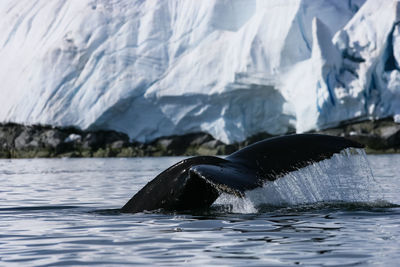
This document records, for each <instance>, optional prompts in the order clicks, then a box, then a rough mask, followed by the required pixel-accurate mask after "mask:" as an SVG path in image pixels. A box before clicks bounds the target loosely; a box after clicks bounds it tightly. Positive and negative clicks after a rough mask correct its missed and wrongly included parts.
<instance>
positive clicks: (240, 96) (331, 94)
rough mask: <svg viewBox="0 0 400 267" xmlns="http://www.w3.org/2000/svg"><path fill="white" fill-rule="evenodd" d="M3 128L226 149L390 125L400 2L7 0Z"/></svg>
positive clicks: (398, 85) (0, 72)
mask: <svg viewBox="0 0 400 267" xmlns="http://www.w3.org/2000/svg"><path fill="white" fill-rule="evenodd" d="M0 14H1V20H2V23H1V24H0V47H1V49H0V80H1V82H2V85H1V87H0V88H1V95H2V97H1V98H0V121H1V122H16V123H23V124H49V125H54V126H75V127H78V128H81V129H84V130H98V129H107V130H116V131H121V132H124V133H127V134H128V135H129V137H130V138H131V139H132V140H136V141H140V142H149V141H152V140H154V139H156V138H158V137H161V136H171V135H181V134H185V133H192V132H206V133H209V134H211V135H212V136H214V137H215V138H216V139H219V140H221V141H223V142H225V143H233V142H236V141H242V140H245V139H246V138H248V137H249V136H252V135H255V134H257V133H260V132H266V133H269V134H272V135H277V134H284V133H287V132H293V131H296V132H306V131H310V130H317V129H324V128H328V127H333V126H336V125H338V124H340V123H341V122H344V121H351V120H363V119H378V118H386V117H392V118H393V119H394V120H395V121H396V122H399V123H400V3H399V1H397V0H381V1H376V0H366V1H364V0H343V1H329V0H317V1H315V0H287V1H281V0H270V1H262V0H230V1H228V0H206V1H195V0H181V1H180V0H174V1H172V0H168V1H155V0H148V1H143V0H136V1H132V0H79V1H78V0H71V1H64V0H53V1H47V0H34V1H33V0H19V1H14V0H2V1H1V2H0Z"/></svg>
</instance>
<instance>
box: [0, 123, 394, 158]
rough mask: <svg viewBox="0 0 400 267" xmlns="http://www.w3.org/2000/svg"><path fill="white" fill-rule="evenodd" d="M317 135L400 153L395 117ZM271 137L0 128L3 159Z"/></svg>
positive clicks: (202, 151) (198, 147) (127, 153)
mask: <svg viewBox="0 0 400 267" xmlns="http://www.w3.org/2000/svg"><path fill="white" fill-rule="evenodd" d="M316 133H322V134H329V135H336V136H343V137H346V138H349V139H352V140H355V141H358V142H360V143H362V144H364V145H366V152H367V153H370V154H381V153H400V124H396V123H394V122H393V120H391V119H383V120H375V121H363V122H351V123H350V122H349V123H346V124H343V125H341V126H338V127H334V128H331V129H325V130H321V131H316ZM269 137H273V136H272V135H269V134H267V133H260V134H257V135H255V136H252V137H250V138H248V139H247V140H245V141H243V142H240V143H235V144H229V145H227V144H224V143H222V142H221V141H218V140H216V139H214V138H213V137H212V136H211V135H209V134H206V133H190V134H185V135H182V136H169V137H161V138H158V139H156V140H154V141H153V142H151V143H138V142H131V141H130V140H129V137H128V135H126V134H125V133H121V132H116V131H108V130H100V131H82V130H79V129H77V128H73V127H67V128H61V127H52V126H47V125H21V124H16V123H6V124H0V158H61V157H145V156H149V157H151V156H193V155H226V154H230V153H232V152H234V151H236V150H238V149H240V148H242V147H244V146H246V145H249V144H251V143H254V142H257V141H260V140H263V139H265V138H269Z"/></svg>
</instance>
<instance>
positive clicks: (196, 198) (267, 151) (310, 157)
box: [121, 134, 363, 213]
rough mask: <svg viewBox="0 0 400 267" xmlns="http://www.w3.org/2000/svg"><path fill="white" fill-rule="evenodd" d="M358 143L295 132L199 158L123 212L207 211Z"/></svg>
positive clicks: (159, 179)
mask: <svg viewBox="0 0 400 267" xmlns="http://www.w3.org/2000/svg"><path fill="white" fill-rule="evenodd" d="M350 147H353V148H363V145H361V144H359V143H357V142H354V141H351V140H348V139H345V138H342V137H336V136H329V135H320V134H294V135H286V136H281V137H275V138H270V139H266V140H263V141H260V142H257V143H254V144H252V145H250V146H247V147H245V148H243V149H241V150H238V151H236V152H235V153H233V154H231V155H229V156H227V157H226V158H219V157H213V156H198V157H193V158H189V159H185V160H182V161H180V162H178V163H176V164H175V165H173V166H171V167H169V168H168V169H166V170H165V171H163V172H162V173H160V174H159V175H157V176H156V177H155V178H154V179H153V180H152V181H150V182H149V183H148V184H147V185H145V186H144V187H143V188H142V189H141V190H140V191H139V192H137V193H136V194H135V195H134V196H133V197H132V198H131V199H130V200H129V201H128V202H127V203H126V204H125V205H124V206H123V207H122V208H121V211H122V212H131V213H135V212H141V211H145V210H148V211H150V210H157V209H163V210H170V211H175V210H191V209H198V208H207V207H209V206H210V205H211V204H212V203H213V202H214V201H215V200H216V199H217V198H218V196H219V195H220V194H221V193H222V192H225V193H229V194H235V195H238V196H243V195H244V193H245V191H247V190H252V189H255V188H257V187H261V186H263V184H264V183H265V181H273V180H275V179H277V178H279V177H281V176H284V175H285V174H287V173H289V172H292V171H295V170H298V169H300V168H303V167H306V166H307V165H310V164H312V163H314V162H318V161H321V160H324V159H328V158H330V157H332V155H333V154H335V153H339V152H340V151H342V150H343V149H346V148H350Z"/></svg>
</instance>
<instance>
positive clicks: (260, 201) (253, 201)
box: [215, 148, 383, 213]
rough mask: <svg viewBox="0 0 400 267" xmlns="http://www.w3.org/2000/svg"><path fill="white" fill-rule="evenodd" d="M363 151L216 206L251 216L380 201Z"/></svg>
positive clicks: (342, 155)
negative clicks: (267, 209)
mask: <svg viewBox="0 0 400 267" xmlns="http://www.w3.org/2000/svg"><path fill="white" fill-rule="evenodd" d="M382 196H383V194H382V190H381V187H380V186H379V184H378V183H377V182H376V181H375V179H374V176H373V174H372V171H371V168H370V166H369V163H368V160H367V158H366V154H365V151H364V150H363V149H353V148H351V149H346V150H343V151H342V152H341V153H339V154H334V155H333V156H332V157H331V158H330V159H327V160H323V161H320V162H317V163H313V164H311V165H309V166H307V167H305V168H301V169H299V170H297V171H294V172H291V173H289V174H287V175H285V176H284V177H281V178H279V179H277V180H275V181H273V182H270V181H267V182H266V183H265V184H264V186H263V187H260V188H257V189H254V190H251V191H247V192H246V193H245V197H244V198H238V197H236V196H233V195H229V194H222V195H221V196H220V197H219V198H218V199H217V200H216V202H215V204H216V205H224V206H229V210H230V211H231V212H235V213H236V212H237V213H254V212H257V211H258V207H260V206H262V205H268V206H279V207H282V206H296V205H305V204H312V203H321V202H330V203H332V202H342V203H360V202H361V203H372V202H374V201H376V200H379V199H382V198H383V197H382Z"/></svg>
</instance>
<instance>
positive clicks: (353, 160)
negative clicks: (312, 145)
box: [0, 154, 400, 266]
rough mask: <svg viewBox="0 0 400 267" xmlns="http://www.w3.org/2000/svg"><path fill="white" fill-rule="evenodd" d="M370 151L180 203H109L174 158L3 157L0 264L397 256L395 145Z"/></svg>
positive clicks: (287, 262)
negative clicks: (192, 203)
mask: <svg viewBox="0 0 400 267" xmlns="http://www.w3.org/2000/svg"><path fill="white" fill-rule="evenodd" d="M367 158H368V161H369V162H370V166H371V169H372V172H373V175H372V174H371V173H370V172H369V168H368V165H367V163H366V162H365V161H364V156H363V155H359V154H357V155H353V156H348V155H344V156H343V155H342V156H339V157H338V158H334V159H332V160H330V161H329V162H324V163H321V164H319V165H316V166H311V167H310V168H308V169H305V170H302V171H300V172H299V173H292V174H290V175H289V176H287V177H285V178H283V179H282V181H281V182H278V181H277V182H276V183H275V184H266V185H265V187H264V188H263V189H260V192H257V191H255V192H252V193H249V194H248V195H247V196H246V198H245V199H244V200H240V199H234V198H232V197H230V196H222V197H221V198H220V199H218V201H217V203H216V205H214V206H213V207H212V208H211V209H210V210H207V211H194V212H192V213H180V214H178V213H169V214H161V213H140V214H121V213H119V212H118V210H117V209H118V208H119V207H121V206H122V205H123V204H125V202H126V201H127V200H128V199H129V198H130V197H131V196H132V195H133V194H134V193H135V192H136V191H137V190H139V189H140V188H141V187H142V186H143V185H144V184H145V183H146V182H147V181H149V180H150V179H152V178H153V177H154V176H155V175H156V174H157V173H159V172H160V171H162V170H163V169H165V168H166V167H168V166H170V165H172V164H173V163H175V162H176V161H178V160H180V159H181V158H172V157H171V158H136V159H32V160H0V182H1V187H0V266H63V265H64V266H83V265H94V266H101V265H103V266H121V265H135V264H136V265H140V266H143V265H152V266H154V265H157V266H160V265H169V266H176V265H189V264H190V265H194V266H196V265H197V266H199V265H201V266H205V265H207V266H244V265H246V266H268V265H269V266H294V265H305V266H313V265H314V266H321V265H322V266H357V265H359V266H366V265H370V266H376V265H379V266H397V264H398V262H399V260H400V227H399V225H400V208H399V206H398V204H400V194H399V192H400V174H399V172H398V169H399V168H398V166H399V163H400V155H371V156H368V157H367ZM347 164H350V165H351V164H352V165H354V166H353V168H350V167H349V165H347ZM366 166H367V167H366ZM327 178H331V179H332V181H331V182H329V181H327V180H326V179H327ZM283 180H285V181H283ZM303 184H304V185H303ZM291 191H293V193H291ZM266 193H269V194H271V198H266V197H265V196H264V197H263V194H266ZM271 199H272V200H271ZM321 200H322V201H321ZM338 200H339V201H338ZM340 200H342V201H340ZM315 201H316V202H315Z"/></svg>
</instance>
